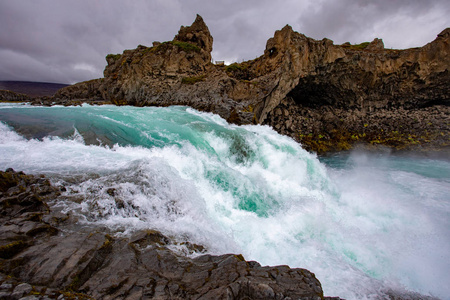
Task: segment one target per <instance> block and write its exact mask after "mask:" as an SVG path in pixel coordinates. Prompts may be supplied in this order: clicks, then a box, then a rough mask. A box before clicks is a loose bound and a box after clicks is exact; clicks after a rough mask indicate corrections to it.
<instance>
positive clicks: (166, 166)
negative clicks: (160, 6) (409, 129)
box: [0, 107, 450, 299]
mask: <svg viewBox="0 0 450 300" xmlns="http://www.w3.org/2000/svg"><path fill="white" fill-rule="evenodd" d="M78 109H81V108H78ZM102 109H103V108H98V109H97V108H96V111H95V113H96V114H100V115H101V114H102V113H105V114H106V112H103V111H102ZM107 109H108V110H110V111H112V112H113V113H114V114H115V115H111V114H109V115H105V116H104V117H105V118H104V119H105V120H107V119H108V118H109V119H111V120H113V122H112V123H114V124H118V125H120V124H121V122H122V123H123V118H124V117H123V115H125V117H126V118H128V119H127V122H128V123H126V125H127V128H129V129H134V128H137V129H138V130H140V131H139V132H138V133H132V134H134V136H136V137H139V139H140V140H141V139H142V137H147V138H148V139H155V135H152V132H150V131H149V130H151V126H150V125H148V124H147V123H145V122H146V120H147V119H149V117H148V115H146V113H145V112H146V111H145V110H142V111H141V110H139V111H137V112H136V111H134V110H135V108H133V109H131V108H130V113H128V111H127V109H128V108H118V110H115V108H108V107H107ZM131 110H132V111H131ZM119 112H120V114H122V115H120V118H119V117H118V115H119ZM158 112H159V113H160V114H161V113H168V117H167V119H171V120H172V119H173V120H174V121H171V122H169V123H167V124H165V127H164V131H163V134H160V135H159V136H161V137H162V139H165V140H167V141H169V142H168V143H167V145H166V146H162V147H143V146H135V145H128V146H125V145H122V146H119V145H115V146H113V147H111V148H109V147H101V146H94V145H85V144H84V142H83V139H80V137H82V135H83V132H81V133H78V134H77V133H75V134H74V136H72V137H71V138H68V139H61V138H56V137H53V138H44V139H42V140H26V139H24V138H21V137H20V136H18V135H17V134H16V133H14V132H13V131H12V130H11V129H9V128H8V127H6V126H5V125H3V124H0V153H1V154H2V155H1V156H0V168H2V169H5V168H7V167H13V168H15V169H17V170H23V171H25V172H29V173H46V174H48V175H50V176H52V178H54V180H55V181H57V180H59V181H61V182H63V181H66V182H65V185H66V187H67V189H68V191H67V193H66V195H65V197H66V198H67V202H66V203H65V204H64V205H68V206H67V207H68V208H70V209H74V210H76V211H79V212H80V213H82V214H83V215H84V216H85V218H86V221H87V222H97V223H101V224H105V225H108V226H110V227H112V228H116V229H118V230H120V231H123V232H124V234H127V232H129V231H130V230H134V229H136V228H154V229H158V230H161V231H162V232H163V233H165V234H169V235H172V236H174V237H176V238H178V239H179V240H189V241H190V242H194V243H199V244H203V245H205V246H206V247H207V248H208V250H209V251H210V252H212V253H217V254H219V253H225V252H235V253H236V252H239V253H242V254H243V255H244V257H245V258H246V259H254V260H258V261H259V262H261V263H262V264H268V265H275V264H288V265H290V266H291V267H304V268H307V269H309V270H311V271H313V272H315V273H316V275H317V277H318V278H319V280H320V281H321V283H322V285H323V288H324V291H325V294H326V295H333V296H340V297H343V298H346V299H379V298H381V297H383V295H384V292H385V291H386V290H387V289H395V290H402V289H403V288H406V289H409V290H413V291H418V292H421V293H425V294H428V293H430V294H434V295H437V296H439V297H441V298H446V297H447V295H449V294H450V291H449V290H448V287H447V284H446V283H447V282H449V280H450V278H449V275H448V274H447V270H448V269H450V268H449V254H448V253H449V249H450V242H449V233H448V230H449V228H450V226H449V225H450V224H449V218H448V217H449V216H450V209H449V201H448V200H449V199H448V196H447V195H448V194H450V190H449V188H450V187H449V179H450V176H447V175H445V174H444V176H442V177H433V176H428V175H427V174H423V173H420V172H415V171H414V169H413V170H409V169H405V168H401V167H391V166H390V164H391V163H392V161H391V160H385V161H384V160H380V159H375V158H374V157H372V156H367V155H359V154H354V155H353V156H351V157H350V158H349V159H348V161H347V162H346V163H345V166H344V167H343V168H326V167H325V165H323V164H321V163H320V162H319V161H318V160H317V158H316V157H315V156H314V155H311V154H309V153H307V152H306V151H304V150H303V149H301V148H300V146H299V145H298V144H296V143H295V142H294V141H292V140H290V139H288V138H286V137H282V136H279V135H278V134H276V133H275V132H274V131H272V130H271V129H270V128H268V127H264V126H242V127H238V126H233V125H228V124H227V123H226V122H225V121H224V120H223V119H221V118H219V117H218V116H215V115H212V114H205V113H199V112H196V111H194V110H191V109H187V112H182V111H180V110H174V111H172V110H171V109H165V110H161V109H160V110H159V111H158ZM149 113H152V114H153V115H152V116H153V117H155V115H154V114H155V112H154V111H152V110H151V111H149ZM169 113H170V114H169ZM172 113H173V114H172ZM132 116H136V117H135V118H138V119H137V120H135V121H133V119H132ZM194 117H195V118H194ZM183 120H186V121H183ZM133 122H134V123H133ZM160 123H161V122H159V123H157V124H160ZM145 126H147V127H145ZM152 126H153V125H152ZM155 126H156V125H155ZM158 126H160V125H158ZM142 128H145V130H144V129H142ZM158 130H159V131H161V130H162V129H158ZM189 130H190V131H189ZM115 132H120V131H115ZM184 137H188V138H184ZM175 138H177V139H178V140H177V141H173V140H172V141H170V139H175ZM144 142H145V141H144ZM161 143H162V142H161V141H160V140H158V141H156V142H154V144H155V145H160V144H161ZM394 161H395V160H394ZM432 163H433V162H429V164H430V165H432ZM436 163H439V162H436ZM441 164H442V163H441ZM443 170H444V172H445V170H447V172H448V170H450V168H449V167H447V168H444V169H443ZM74 176H75V177H76V176H81V177H82V178H81V179H77V180H70V177H74ZM73 198H77V201H74V202H71V201H69V200H70V199H73ZM79 200H81V201H79ZM59 205H62V203H60V204H59Z"/></svg>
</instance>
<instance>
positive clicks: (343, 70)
mask: <svg viewBox="0 0 450 300" xmlns="http://www.w3.org/2000/svg"><path fill="white" fill-rule="evenodd" d="M212 41H213V38H212V36H211V35H210V33H209V30H208V27H207V26H206V24H205V23H204V21H203V19H202V18H201V17H200V16H197V18H196V20H195V21H194V23H193V24H192V25H191V26H188V27H181V29H180V31H179V33H178V34H177V35H176V36H175V38H174V40H173V41H170V42H165V43H155V44H154V46H153V47H151V48H148V47H145V46H138V47H137V48H136V49H134V50H126V51H124V52H123V54H122V55H119V54H118V55H108V56H107V62H108V65H107V66H106V68H105V71H104V76H105V77H104V78H102V79H97V80H94V81H89V82H85V83H79V84H76V85H74V86H71V87H67V88H63V89H61V90H60V91H59V92H58V93H57V94H56V96H55V99H58V98H59V99H75V98H80V97H83V98H92V99H98V98H102V99H104V100H111V101H112V102H113V103H115V104H118V105H122V104H129V105H137V106H145V105H157V106H169V105H188V106H191V107H193V108H196V109H199V110H203V111H210V112H214V113H217V114H219V115H220V116H222V117H223V118H225V119H227V120H228V121H230V122H233V123H237V124H246V123H260V124H269V125H272V126H273V127H274V128H282V127H285V128H291V127H292V126H290V125H291V124H292V123H295V122H296V121H299V120H301V119H302V118H304V117H305V116H304V115H298V114H291V115H290V117H291V120H290V121H289V119H279V121H276V122H275V123H274V119H273V117H269V116H273V115H274V113H275V110H276V109H277V107H279V106H280V105H281V103H282V102H283V101H284V102H285V103H286V102H289V103H290V105H293V106H294V108H293V109H292V111H293V112H294V111H304V109H307V110H314V111H315V112H320V111H322V110H329V111H331V113H333V111H334V110H336V109H341V110H347V111H358V115H359V114H361V115H370V114H371V113H373V112H375V111H377V110H386V111H393V112H395V111H396V110H397V109H399V108H401V109H407V110H409V109H412V110H418V109H423V108H426V107H431V106H436V105H440V109H441V110H442V111H443V112H444V113H445V114H446V115H447V116H448V115H449V113H450V112H449V95H450V84H449V82H450V73H449V67H450V45H449V43H450V28H448V29H445V30H444V31H443V32H441V33H440V34H439V35H438V36H437V38H436V40H434V41H433V42H431V43H429V44H427V45H425V46H423V47H421V48H412V49H406V50H392V49H385V48H384V45H383V41H382V40H381V39H375V40H373V41H372V42H371V43H363V44H360V45H350V44H349V43H346V44H343V45H334V44H333V41H331V40H329V39H323V40H320V41H318V40H314V39H312V38H309V37H306V36H305V35H303V34H300V33H297V32H295V31H293V30H292V28H291V27H290V26H288V25H286V26H285V27H284V28H283V29H281V30H279V31H276V32H275V35H274V37H272V38H270V39H269V40H268V41H267V44H266V49H265V51H264V54H263V55H262V56H260V57H259V58H257V59H255V60H252V61H247V62H243V63H240V64H232V65H230V66H217V65H213V64H212V63H211V62H210V60H211V54H210V52H211V50H212ZM313 114H314V113H313ZM277 122H278V123H277ZM279 122H284V123H279ZM286 122H290V123H291V124H288V123H286ZM321 122H322V124H323V126H321V127H323V128H325V129H327V128H328V129H327V130H321V131H315V132H314V135H316V136H319V135H320V136H322V135H326V136H327V137H328V138H330V139H333V137H332V135H331V134H330V130H329V129H330V128H331V127H332V126H334V125H333V123H327V122H326V121H321ZM364 124H365V123H364ZM390 125H391V124H390ZM390 125H389V126H390ZM392 125H395V124H394V123H392ZM378 127H379V126H378ZM364 128H365V127H358V128H355V130H356V131H355V132H352V134H354V133H356V134H359V133H362V132H363V130H364ZM312 129H313V128H312V127H310V128H307V130H306V131H305V132H309V131H311V130H312ZM333 129H334V130H340V128H339V127H336V126H335V127H333ZM394 131H402V128H395V130H394ZM432 131H433V134H432V135H437V134H438V133H439V134H441V133H442V134H443V135H444V136H446V137H447V138H446V142H445V144H448V133H449V128H448V125H447V127H445V128H433V129H432ZM279 132H282V133H288V134H290V135H291V136H292V137H293V138H295V139H296V140H299V141H302V142H306V141H305V140H303V139H302V138H300V136H301V135H304V134H305V132H298V131H295V132H292V133H289V132H288V131H279ZM403 134H406V132H404V133H403ZM440 140H442V139H440ZM359 141H361V140H359ZM348 142H349V143H351V142H352V141H351V140H349V141H348ZM366 142H369V141H366ZM443 146H445V145H443ZM313 150H314V149H313ZM316 150H317V149H316Z"/></svg>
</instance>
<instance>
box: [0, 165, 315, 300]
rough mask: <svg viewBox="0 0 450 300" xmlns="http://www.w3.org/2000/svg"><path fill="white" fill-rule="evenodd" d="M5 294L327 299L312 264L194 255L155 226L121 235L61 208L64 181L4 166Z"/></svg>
mask: <svg viewBox="0 0 450 300" xmlns="http://www.w3.org/2000/svg"><path fill="white" fill-rule="evenodd" d="M0 189H1V194H0V199H1V200H0V209H1V214H0V219H1V220H0V221H1V224H2V226H1V229H0V298H1V299H323V292H322V287H321V284H320V282H319V281H318V280H317V279H316V277H315V276H314V274H313V273H311V272H310V271H308V270H305V269H299V268H295V269H294V268H290V267H288V266H276V267H263V266H261V265H260V264H259V263H257V262H254V261H246V260H245V259H244V258H243V257H242V255H235V254H226V255H220V256H214V255H208V254H202V252H203V251H204V248H203V247H201V246H199V245H189V246H190V249H191V250H192V252H197V255H195V256H193V257H187V256H183V255H180V254H177V253H175V252H174V251H172V250H171V249H170V247H169V246H170V244H171V243H173V242H174V241H173V240H171V239H170V238H169V237H166V236H164V235H163V234H161V233H160V232H157V231H154V230H150V229H149V230H143V231H138V232H135V233H134V234H133V235H131V236H128V237H120V236H118V235H117V234H116V233H114V232H110V231H109V230H108V229H107V228H99V227H95V226H81V225H78V224H77V219H76V218H75V217H73V216H72V215H71V214H63V213H61V212H57V211H53V210H52V209H51V207H49V206H48V204H47V201H50V200H52V201H55V200H57V199H58V197H59V195H60V188H58V187H54V186H52V185H51V184H50V183H49V181H48V180H47V179H46V178H44V177H41V176H32V175H26V174H24V173H22V172H15V171H14V170H12V169H8V170H6V171H5V172H0Z"/></svg>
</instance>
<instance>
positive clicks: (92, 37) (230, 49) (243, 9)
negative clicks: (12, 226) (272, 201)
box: [0, 0, 450, 83]
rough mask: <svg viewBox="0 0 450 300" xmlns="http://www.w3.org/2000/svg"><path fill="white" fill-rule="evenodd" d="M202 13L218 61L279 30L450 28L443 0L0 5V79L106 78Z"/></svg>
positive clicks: (396, 33) (399, 39)
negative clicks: (117, 57)
mask: <svg viewBox="0 0 450 300" xmlns="http://www.w3.org/2000/svg"><path fill="white" fill-rule="evenodd" d="M197 13H198V14H200V15H201V16H203V18H204V20H205V22H206V23H207V25H208V27H209V29H210V31H211V33H212V35H213V37H214V45H213V46H214V49H213V53H212V55H213V58H214V59H216V60H226V61H227V62H233V61H242V60H248V59H253V58H255V57H257V56H259V55H261V54H262V53H263V51H264V48H265V43H266V41H267V39H268V38H270V37H271V36H273V33H274V31H275V30H278V29H281V28H282V27H283V26H284V25H286V24H290V25H291V26H292V27H293V29H294V30H295V31H298V32H301V33H304V34H306V35H307V36H310V37H313V38H315V39H322V38H324V37H327V38H330V39H332V40H334V41H335V43H337V44H338V43H343V42H345V41H350V42H351V43H360V42H364V41H370V40H372V39H373V38H375V37H379V38H383V40H384V42H385V45H386V47H392V48H407V47H414V46H422V45H424V44H425V43H427V42H430V41H432V40H433V39H434V38H435V37H436V35H437V34H438V33H439V32H440V31H441V30H443V29H444V28H445V27H449V26H450V22H449V18H448V15H450V5H449V4H448V1H447V0H442V1H441V0H435V1H419V0H378V1H365V0H342V1H333V0H302V1H299V0H286V1H268V0H247V1H242V0H227V1H211V0H189V1H188V0H150V1H144V0H134V1H119V0H77V1H74V0H71V1H69V0H65V1H61V0H41V1H34V0H21V1H17V0H2V1H1V2H0V61H1V64H0V80H34V81H51V82H64V83H73V82H77V81H82V80H88V79H92V78H98V77H101V76H102V71H103V69H104V66H105V64H106V62H105V59H104V57H105V56H106V55H107V54H108V53H122V51H123V50H124V49H132V48H135V47H136V46H137V45H139V44H143V45H147V46H149V45H151V43H152V42H153V41H167V40H171V39H172V38H173V37H174V35H175V34H176V33H177V32H178V29H179V27H180V26H181V25H190V24H191V23H192V21H193V20H194V19H195V15H196V14H197Z"/></svg>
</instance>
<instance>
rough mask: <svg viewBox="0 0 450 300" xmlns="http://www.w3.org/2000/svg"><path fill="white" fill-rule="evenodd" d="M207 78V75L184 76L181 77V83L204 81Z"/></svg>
mask: <svg viewBox="0 0 450 300" xmlns="http://www.w3.org/2000/svg"><path fill="white" fill-rule="evenodd" d="M205 78H206V75H200V76H192V77H183V78H182V79H181V83H182V84H195V83H197V82H200V81H204V80H205Z"/></svg>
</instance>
